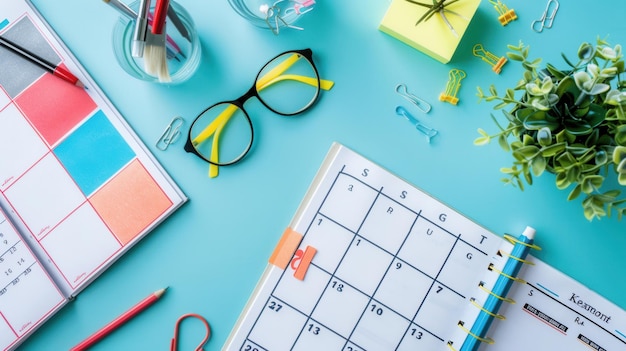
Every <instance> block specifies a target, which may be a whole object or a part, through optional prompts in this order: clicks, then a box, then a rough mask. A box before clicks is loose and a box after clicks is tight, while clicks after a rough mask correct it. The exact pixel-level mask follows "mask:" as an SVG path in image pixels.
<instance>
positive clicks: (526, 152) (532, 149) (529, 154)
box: [516, 145, 540, 160]
mask: <svg viewBox="0 0 626 351" xmlns="http://www.w3.org/2000/svg"><path fill="white" fill-rule="evenodd" d="M516 152H518V153H519V154H521V155H522V156H523V157H524V158H525V159H527V160H531V159H533V158H534V157H535V156H537V155H538V154H539V153H540V151H539V148H538V147H536V146H535V145H528V146H524V147H521V148H519V149H518V150H517V151H516Z"/></svg>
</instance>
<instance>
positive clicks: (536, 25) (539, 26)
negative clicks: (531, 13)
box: [530, 0, 559, 33]
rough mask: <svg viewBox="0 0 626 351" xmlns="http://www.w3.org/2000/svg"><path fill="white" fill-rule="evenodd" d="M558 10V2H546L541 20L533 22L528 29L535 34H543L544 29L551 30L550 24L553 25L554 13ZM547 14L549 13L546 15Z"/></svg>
mask: <svg viewBox="0 0 626 351" xmlns="http://www.w3.org/2000/svg"><path fill="white" fill-rule="evenodd" d="M558 9H559V1H558V0H548V3H547V4H546V9H545V10H544V11H543V14H542V15H541V18H540V19H538V20H535V21H533V23H532V24H531V25H530V28H532V30H534V31H535V32H537V33H541V32H543V29H544V28H548V29H549V28H552V24H553V23H554V17H555V16H556V11H557V10H558ZM548 13H550V14H549V15H548Z"/></svg>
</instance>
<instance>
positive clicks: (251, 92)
mask: <svg viewBox="0 0 626 351" xmlns="http://www.w3.org/2000/svg"><path fill="white" fill-rule="evenodd" d="M289 53H294V54H299V55H301V56H302V57H304V58H305V59H306V60H307V61H308V62H309V64H310V65H311V67H312V68H313V71H314V72H315V78H316V79H317V90H316V92H315V95H314V96H313V98H312V99H311V101H310V102H309V103H308V104H307V105H306V106H304V107H303V108H301V109H300V110H298V111H295V112H290V113H285V112H280V111H277V110H275V109H273V108H272V107H271V106H269V105H268V104H267V103H266V102H265V101H264V100H263V99H262V98H261V96H260V95H259V91H258V89H257V82H258V80H259V78H260V75H261V73H262V72H263V70H265V68H266V67H267V66H268V65H269V64H270V63H272V62H273V61H274V60H276V59H277V58H279V57H281V56H283V55H286V54H289ZM320 90H321V80H320V75H319V72H318V70H317V67H315V63H314V62H313V51H312V50H311V49H310V48H306V49H301V50H288V51H285V52H283V53H280V54H278V55H276V56H274V57H273V58H272V59H271V60H269V61H267V62H266V63H265V64H264V65H263V67H262V68H261V69H260V70H259V73H257V75H256V78H255V79H254V83H252V87H250V89H248V91H247V92H246V93H245V94H243V95H242V96H240V97H239V98H237V99H235V100H231V101H222V102H218V103H216V104H213V105H211V106H209V107H207V108H206V109H204V110H203V111H202V112H200V113H199V114H198V116H197V117H196V118H195V119H194V120H193V122H192V123H191V126H190V127H189V133H188V134H187V142H186V143H185V146H184V149H185V151H187V152H189V153H192V154H194V155H196V156H198V157H200V158H201V159H203V160H205V161H206V162H208V163H210V164H212V165H215V166H230V165H233V164H235V163H237V162H239V161H241V160H242V159H243V158H244V157H245V156H246V155H247V154H248V152H249V151H250V149H251V148H252V144H253V142H254V126H253V124H252V120H251V119H250V116H249V115H248V112H247V111H246V110H245V108H244V106H243V105H244V104H245V103H246V102H247V101H248V100H250V99H251V98H253V97H256V98H257V99H258V100H259V101H260V102H261V103H262V104H263V106H265V107H266V108H267V109H268V110H270V111H272V112H274V113H276V114H278V115H281V116H294V115H297V114H300V113H302V112H304V111H306V110H308V109H309V108H310V107H311V106H313V105H314V104H315V102H317V99H318V98H319V95H320ZM222 104H231V105H234V106H236V107H238V108H239V109H240V110H241V111H242V112H243V114H244V116H245V117H246V120H247V122H248V124H249V125H250V142H249V143H248V146H247V147H246V149H245V150H244V151H243V152H242V153H241V154H240V155H239V156H238V157H237V158H235V159H233V160H232V161H229V162H214V161H211V160H210V159H209V158H207V157H205V156H203V155H202V154H201V153H199V152H198V150H196V148H195V147H194V146H193V143H192V141H191V131H192V130H193V126H194V124H195V123H196V121H198V119H199V118H200V117H202V115H203V114H205V113H206V112H207V111H208V110H210V109H212V108H214V107H215V106H218V105H222Z"/></svg>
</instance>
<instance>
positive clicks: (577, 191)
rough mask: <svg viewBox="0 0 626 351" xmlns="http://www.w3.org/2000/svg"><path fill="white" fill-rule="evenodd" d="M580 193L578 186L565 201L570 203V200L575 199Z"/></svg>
mask: <svg viewBox="0 0 626 351" xmlns="http://www.w3.org/2000/svg"><path fill="white" fill-rule="evenodd" d="M580 193H581V189H580V184H578V185H576V186H575V187H574V189H573V190H572V191H571V192H570V193H569V196H568V197H567V200H568V201H572V200H574V199H576V198H577V197H578V196H579V195H580Z"/></svg>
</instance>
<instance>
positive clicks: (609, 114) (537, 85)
mask: <svg viewBox="0 0 626 351" xmlns="http://www.w3.org/2000/svg"><path fill="white" fill-rule="evenodd" d="M508 48H509V50H510V52H508V53H507V56H508V58H509V59H510V60H512V61H517V62H520V63H521V66H522V67H523V69H524V72H523V75H522V79H521V80H520V81H519V83H517V85H515V87H513V88H508V89H506V91H505V92H504V94H499V92H498V91H497V89H496V88H495V86H494V85H491V86H490V87H489V90H488V91H487V92H485V91H483V89H481V88H480V87H478V97H479V101H483V100H484V101H494V102H497V104H496V105H495V106H494V107H493V109H494V110H502V112H503V115H504V117H505V120H504V121H505V124H503V123H500V122H499V121H498V119H497V118H496V117H495V116H494V115H493V114H492V115H491V117H492V119H493V120H494V122H495V124H496V126H497V127H498V129H499V131H498V132H497V133H495V134H489V133H487V132H485V131H484V130H483V129H478V133H479V134H480V137H478V138H477V139H476V140H475V141H474V144H476V145H485V144H488V143H490V141H492V140H494V139H496V140H497V141H498V144H499V145H500V146H501V147H502V148H503V149H504V150H505V151H507V152H511V154H512V155H513V158H514V161H513V165H512V166H511V167H504V168H502V169H501V171H502V172H503V173H504V174H505V175H506V177H505V178H504V179H502V180H503V182H504V183H506V184H511V185H513V186H516V187H519V188H520V189H521V190H524V182H525V183H527V184H528V185H531V184H532V181H533V177H537V176H540V175H541V174H543V173H544V172H545V171H547V172H550V173H553V174H554V175H555V178H556V186H557V188H558V189H568V188H569V189H571V190H570V191H569V195H568V200H573V199H576V198H578V197H579V196H581V195H582V196H584V199H583V200H582V206H583V211H584V215H585V217H586V218H587V219H588V220H593V219H594V218H597V219H600V218H602V217H604V216H610V215H611V213H616V214H617V215H618V218H619V219H620V220H621V218H622V216H623V215H624V214H626V198H624V197H623V196H622V194H621V189H622V187H624V186H626V81H623V80H622V78H621V75H622V73H624V71H625V65H624V59H623V55H622V49H621V46H620V45H616V46H614V47H612V46H610V45H609V43H608V42H607V41H606V40H603V39H600V38H598V39H597V42H596V44H595V45H593V44H590V43H583V44H582V45H581V46H580V47H579V49H578V55H577V56H578V57H577V60H576V61H575V62H574V61H570V60H569V59H568V58H567V57H566V56H565V55H564V54H562V57H563V59H564V61H565V64H566V65H567V68H566V69H559V68H557V67H555V66H553V65H551V64H547V65H545V66H543V65H542V64H541V58H537V59H530V58H529V46H527V45H524V43H522V42H520V43H519V45H517V46H514V45H509V46H508ZM516 95H518V96H516ZM507 107H510V109H505V108H507ZM615 180H617V182H615ZM613 184H614V185H613ZM607 187H609V188H611V187H612V189H608V190H607V189H605V188H607Z"/></svg>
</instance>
